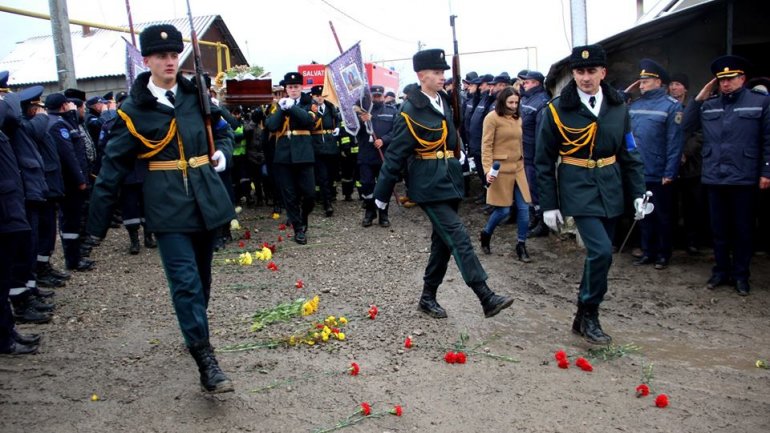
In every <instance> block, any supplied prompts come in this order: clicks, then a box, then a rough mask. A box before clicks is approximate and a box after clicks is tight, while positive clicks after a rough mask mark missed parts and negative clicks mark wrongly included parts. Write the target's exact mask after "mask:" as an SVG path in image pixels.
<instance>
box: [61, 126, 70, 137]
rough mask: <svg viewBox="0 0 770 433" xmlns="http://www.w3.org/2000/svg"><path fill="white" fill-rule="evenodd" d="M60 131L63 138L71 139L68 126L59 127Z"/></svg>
mask: <svg viewBox="0 0 770 433" xmlns="http://www.w3.org/2000/svg"><path fill="white" fill-rule="evenodd" d="M59 133H60V134H61V138H63V139H65V140H69V139H70V132H69V131H67V128H61V129H59Z"/></svg>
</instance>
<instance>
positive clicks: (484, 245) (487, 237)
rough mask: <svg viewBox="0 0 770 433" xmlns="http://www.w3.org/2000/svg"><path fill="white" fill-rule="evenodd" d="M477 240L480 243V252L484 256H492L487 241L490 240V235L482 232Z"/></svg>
mask: <svg viewBox="0 0 770 433" xmlns="http://www.w3.org/2000/svg"><path fill="white" fill-rule="evenodd" d="M479 240H480V241H481V251H483V252H484V254H492V250H491V249H490V247H489V241H490V240H492V235H490V234H489V233H487V232H486V231H484V230H482V231H481V234H479Z"/></svg>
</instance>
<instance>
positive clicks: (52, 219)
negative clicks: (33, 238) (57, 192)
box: [37, 200, 58, 263]
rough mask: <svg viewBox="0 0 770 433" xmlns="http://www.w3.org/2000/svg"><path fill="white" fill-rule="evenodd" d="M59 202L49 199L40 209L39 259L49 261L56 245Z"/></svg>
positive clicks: (42, 261) (43, 261) (44, 261)
mask: <svg viewBox="0 0 770 433" xmlns="http://www.w3.org/2000/svg"><path fill="white" fill-rule="evenodd" d="M57 206H58V204H57V202H56V201H54V200H48V201H46V202H45V203H44V204H42V207H41V209H40V226H39V227H38V243H37V261H38V262H41V263H48V261H49V260H50V258H51V254H53V250H54V248H55V247H56V213H57Z"/></svg>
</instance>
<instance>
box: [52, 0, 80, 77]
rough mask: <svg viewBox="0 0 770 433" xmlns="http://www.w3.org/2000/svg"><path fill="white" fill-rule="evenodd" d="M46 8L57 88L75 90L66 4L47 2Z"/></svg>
mask: <svg viewBox="0 0 770 433" xmlns="http://www.w3.org/2000/svg"><path fill="white" fill-rule="evenodd" d="M48 8H49V10H50V13H51V34H52V35H53V48H54V53H55V54H56V72H57V74H58V76H59V87H60V88H61V89H69V88H75V87H77V78H76V77H75V60H74V57H73V55H72V38H71V37H70V18H69V15H68V14H67V2H66V0H48Z"/></svg>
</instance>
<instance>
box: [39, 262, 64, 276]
mask: <svg viewBox="0 0 770 433" xmlns="http://www.w3.org/2000/svg"><path fill="white" fill-rule="evenodd" d="M41 275H45V276H48V275H50V276H52V277H54V278H56V279H57V280H69V279H70V278H71V277H72V275H71V274H70V273H69V272H67V271H62V270H59V269H56V268H54V267H53V265H51V262H37V276H38V277H40V276H41Z"/></svg>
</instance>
